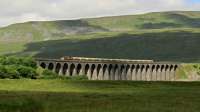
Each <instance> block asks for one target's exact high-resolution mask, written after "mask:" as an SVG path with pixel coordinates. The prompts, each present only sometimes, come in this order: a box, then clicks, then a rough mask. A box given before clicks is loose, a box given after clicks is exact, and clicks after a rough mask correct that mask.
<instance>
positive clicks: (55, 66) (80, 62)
mask: <svg viewBox="0 0 200 112" xmlns="http://www.w3.org/2000/svg"><path fill="white" fill-rule="evenodd" d="M37 64H38V65H39V66H41V67H42V68H45V69H49V70H52V71H54V72H56V73H58V74H59V75H63V76H78V75H86V76H87V77H88V79H89V80H134V81H175V80H176V78H175V77H176V71H177V69H178V67H179V64H178V63H171V62H154V61H153V60H128V59H101V58H83V57H63V58H61V59H37Z"/></svg>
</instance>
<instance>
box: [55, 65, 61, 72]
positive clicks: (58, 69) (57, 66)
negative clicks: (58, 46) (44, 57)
mask: <svg viewBox="0 0 200 112" xmlns="http://www.w3.org/2000/svg"><path fill="white" fill-rule="evenodd" d="M60 69H61V64H60V63H57V64H56V73H59V71H60Z"/></svg>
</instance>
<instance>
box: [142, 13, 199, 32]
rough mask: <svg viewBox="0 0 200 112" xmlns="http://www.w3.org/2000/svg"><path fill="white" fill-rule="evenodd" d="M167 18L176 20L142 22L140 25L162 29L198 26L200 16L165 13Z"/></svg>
mask: <svg viewBox="0 0 200 112" xmlns="http://www.w3.org/2000/svg"><path fill="white" fill-rule="evenodd" d="M166 17H167V18H168V19H167V20H170V19H172V20H174V21H176V22H160V23H152V22H149V23H144V24H142V25H141V26H140V28H141V29H162V28H179V27H191V28H200V18H190V17H187V16H185V15H181V14H167V15H166Z"/></svg>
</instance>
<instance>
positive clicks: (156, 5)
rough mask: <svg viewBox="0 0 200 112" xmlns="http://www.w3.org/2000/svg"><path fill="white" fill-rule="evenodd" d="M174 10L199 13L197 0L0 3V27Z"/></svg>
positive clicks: (5, 0) (12, 0)
mask: <svg viewBox="0 0 200 112" xmlns="http://www.w3.org/2000/svg"><path fill="white" fill-rule="evenodd" d="M177 10H181V11H200V0H0V11H1V12H0V26H7V25H10V24H13V23H21V22H26V21H46V20H69V19H79V18H91V17H102V16H115V15H133V14H141V13H147V12H160V11H177Z"/></svg>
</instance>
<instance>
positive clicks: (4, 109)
mask: <svg viewBox="0 0 200 112" xmlns="http://www.w3.org/2000/svg"><path fill="white" fill-rule="evenodd" d="M199 88H200V83H199V82H192V83H184V82H176V83H175V82H128V81H127V82H121V81H119V82H112V81H66V80H0V99H1V100H0V112H13V111H17V112H27V111H29V112H124V111H126V112H199V110H200V106H199V105H200V99H199V97H200V89H199Z"/></svg>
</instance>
